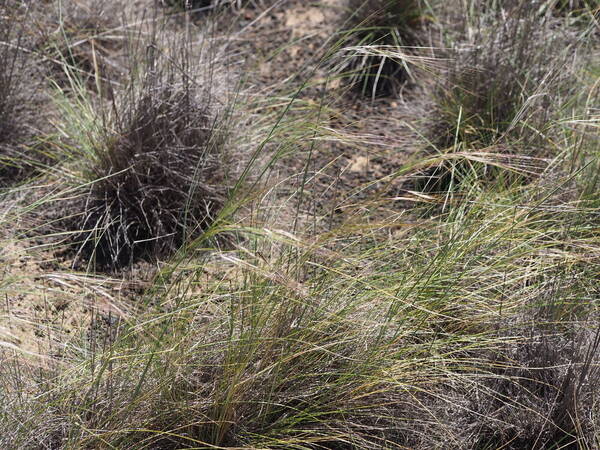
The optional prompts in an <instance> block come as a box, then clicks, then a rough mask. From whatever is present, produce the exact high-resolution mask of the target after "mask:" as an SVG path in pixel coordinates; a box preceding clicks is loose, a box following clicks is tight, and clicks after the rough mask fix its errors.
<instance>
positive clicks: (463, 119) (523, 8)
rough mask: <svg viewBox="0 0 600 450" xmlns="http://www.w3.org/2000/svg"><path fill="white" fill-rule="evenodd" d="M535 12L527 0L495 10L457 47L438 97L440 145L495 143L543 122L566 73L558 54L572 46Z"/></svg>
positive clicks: (525, 132) (518, 137) (539, 126)
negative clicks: (560, 81) (560, 80)
mask: <svg viewBox="0 0 600 450" xmlns="http://www.w3.org/2000/svg"><path fill="white" fill-rule="evenodd" d="M536 12H537V9H536V7H535V5H534V4H533V3H531V2H524V1H520V2H519V4H518V5H516V6H513V7H511V8H508V9H504V8H498V9H497V10H496V11H495V12H492V13H490V15H488V16H485V15H484V16H483V17H481V18H479V21H478V23H477V24H476V26H475V28H474V29H469V30H465V31H466V33H467V35H466V36H465V37H466V38H467V40H466V41H464V40H461V41H459V42H456V43H455V44H454V51H453V53H452V56H453V57H454V64H453V65H452V66H451V67H450V70H449V72H448V74H447V77H446V79H445V80H444V82H443V83H441V84H440V86H439V89H438V92H437V104H438V109H437V112H436V117H438V118H439V119H438V120H437V125H436V126H435V127H434V130H435V131H434V135H436V136H439V139H438V141H439V142H440V143H441V145H442V146H443V147H447V146H450V145H453V144H454V142H456V141H458V142H463V143H473V144H474V145H478V146H487V145H492V144H494V143H496V142H498V140H499V139H500V138H502V137H504V136H506V135H507V133H510V136H511V138H514V139H520V138H523V137H525V136H526V135H528V134H529V135H532V134H535V131H533V132H531V131H532V130H531V129H532V128H534V129H537V130H539V129H540V128H541V127H543V126H544V125H545V124H546V122H547V120H548V118H549V117H548V114H549V112H548V109H549V107H550V105H551V104H552V103H551V102H552V97H555V96H558V95H560V92H557V90H558V89H560V88H561V85H560V83H559V82H558V78H560V76H561V75H563V76H564V75H565V74H566V73H567V72H568V70H569V68H568V67H567V66H566V64H565V63H566V60H565V58H564V57H562V58H561V53H559V54H558V55H557V54H556V49H557V48H559V49H561V52H562V53H563V54H564V51H565V44H569V43H568V42H565V41H564V39H563V38H562V36H561V33H560V31H556V32H553V31H552V30H551V28H550V23H549V19H547V18H546V17H544V16H540V15H537V14H536ZM467 36H468V37H467ZM567 48H568V47H567Z"/></svg>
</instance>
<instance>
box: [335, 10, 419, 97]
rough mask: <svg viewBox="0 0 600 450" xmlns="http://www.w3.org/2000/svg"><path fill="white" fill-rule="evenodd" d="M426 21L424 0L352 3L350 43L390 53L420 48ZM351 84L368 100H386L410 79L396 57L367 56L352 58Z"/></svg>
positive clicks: (347, 22) (349, 22) (349, 21)
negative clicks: (402, 48)
mask: <svg viewBox="0 0 600 450" xmlns="http://www.w3.org/2000/svg"><path fill="white" fill-rule="evenodd" d="M424 21H425V6H424V3H423V2H422V0H351V1H350V4H349V5H348V16H347V19H346V22H345V26H347V27H350V41H351V43H352V45H354V46H359V47H366V48H368V47H377V48H384V49H387V50H388V51H389V50H390V49H391V50H394V49H398V47H406V49H404V51H405V52H409V53H410V47H415V46H419V45H421V38H420V36H419V30H420V28H421V27H422V25H423V22H424ZM349 69H350V71H351V77H350V82H351V83H352V84H353V85H354V86H355V87H356V89H357V90H358V91H359V92H361V93H362V94H363V95H366V96H385V95H391V94H393V93H394V92H397V91H398V88H399V86H400V85H401V84H402V83H403V82H405V81H407V80H408V79H409V73H408V71H407V68H406V65H405V64H403V62H402V61H401V60H399V59H398V58H395V57H393V56H386V55H385V52H384V54H379V55H378V54H373V53H369V52H367V53H365V54H364V55H362V56H361V55H356V56H354V57H353V58H352V64H351V65H350V67H349Z"/></svg>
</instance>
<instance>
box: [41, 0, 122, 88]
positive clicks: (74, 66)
mask: <svg viewBox="0 0 600 450" xmlns="http://www.w3.org/2000/svg"><path fill="white" fill-rule="evenodd" d="M48 9H50V11H47V10H48ZM124 14H125V12H124V11H123V3H120V2H118V1H109V0H100V1H88V0H62V1H60V2H58V3H55V4H53V5H49V6H48V7H47V8H42V9H39V10H38V11H37V15H36V16H37V22H38V30H39V31H38V36H37V42H36V44H35V45H36V47H37V49H38V51H39V52H40V53H41V54H43V55H44V56H45V57H46V61H47V62H48V64H49V65H50V76H51V77H52V79H53V80H54V81H55V82H56V83H58V84H59V85H60V86H61V87H62V88H65V89H66V88H68V87H69V81H68V76H67V75H65V71H75V72H77V74H78V76H79V77H81V78H82V79H83V80H85V82H86V83H87V84H88V86H89V87H92V88H95V87H96V85H97V84H98V81H99V80H103V84H105V82H106V81H111V80H112V79H113V78H115V77H117V76H118V75H119V74H120V72H121V71H122V69H121V68H120V65H119V64H118V62H117V61H116V56H117V55H118V52H119V50H120V49H122V47H123V46H124V44H125V42H126V39H125V37H126V36H125V31H124V30H123V28H122V26H121V18H122V17H123V16H124Z"/></svg>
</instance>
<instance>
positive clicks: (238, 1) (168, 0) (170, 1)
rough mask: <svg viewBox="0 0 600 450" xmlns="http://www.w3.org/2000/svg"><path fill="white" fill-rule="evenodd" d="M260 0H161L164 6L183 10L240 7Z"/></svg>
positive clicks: (254, 3)
mask: <svg viewBox="0 0 600 450" xmlns="http://www.w3.org/2000/svg"><path fill="white" fill-rule="evenodd" d="M256 1H258V3H261V0H254V1H253V0H161V4H162V5H164V6H173V7H176V8H180V9H183V10H201V11H207V12H208V11H214V10H217V9H219V8H222V7H225V6H231V7H234V8H241V7H242V6H245V5H247V4H249V5H253V6H256Z"/></svg>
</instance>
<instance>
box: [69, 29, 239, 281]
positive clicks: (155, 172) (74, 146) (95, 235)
mask: <svg viewBox="0 0 600 450" xmlns="http://www.w3.org/2000/svg"><path fill="white" fill-rule="evenodd" d="M152 33H153V35H152V36H153V37H152V38H151V41H150V42H148V43H147V44H146V46H145V47H144V48H142V47H137V50H138V51H139V52H146V55H145V56H144V57H143V58H142V59H139V58H138V57H137V56H132V57H131V60H130V68H129V76H128V79H127V80H126V82H125V84H124V85H123V87H121V88H118V89H117V90H112V88H110V89H111V91H110V92H109V93H107V94H105V95H108V96H109V97H110V98H111V100H110V103H109V104H108V103H101V102H102V100H101V99H96V100H95V99H94V97H93V96H90V94H88V93H86V90H85V86H84V84H83V83H82V82H81V81H80V79H79V78H78V77H77V74H76V72H73V71H68V72H67V73H68V75H69V79H70V80H71V81H70V82H71V86H72V90H73V91H74V92H76V95H75V97H74V98H73V99H64V98H63V99H60V100H59V103H60V104H61V105H62V106H61V108H62V110H63V113H64V114H65V115H68V116H69V117H71V119H72V120H71V121H70V122H69V123H68V126H67V127H65V128H63V130H62V131H63V134H64V136H65V137H67V138H68V139H69V140H70V141H71V143H70V144H69V145H70V147H69V148H70V150H69V151H70V152H73V153H74V156H73V158H75V159H77V160H78V161H77V163H76V165H77V166H78V168H77V169H76V171H77V172H76V173H78V175H77V176H76V177H75V182H77V183H83V184H84V185H86V186H87V187H86V188H85V190H86V193H85V194H82V196H81V197H80V198H79V199H78V200H77V202H79V203H78V204H79V205H81V206H80V207H82V208H83V213H82V214H81V215H78V216H77V217H78V219H77V220H76V223H75V224H74V225H76V229H78V230H80V231H81V232H82V236H83V237H81V235H80V236H79V238H78V239H77V241H78V242H79V245H80V251H79V253H80V254H81V255H82V256H85V259H86V260H93V261H94V263H95V264H97V265H98V267H99V268H101V267H104V268H113V269H115V268H119V267H123V266H126V265H128V264H131V263H132V262H134V261H136V260H138V259H140V258H152V257H156V256H159V255H168V254H170V253H172V252H174V251H175V250H176V249H177V248H178V247H179V246H180V245H181V244H182V243H183V242H184V240H185V239H186V236H188V237H189V236H191V237H193V236H194V235H197V234H198V233H199V232H200V231H201V230H202V228H204V227H205V226H206V224H207V223H210V221H211V220H212V219H213V218H214V217H215V215H216V212H217V211H218V209H219V207H220V205H221V204H222V203H223V201H224V199H225V196H226V193H227V185H226V175H227V164H228V160H229V156H228V154H227V151H226V149H225V145H226V141H227V139H228V131H227V127H228V123H227V120H228V114H229V113H228V107H229V106H228V104H227V102H228V95H229V94H228V93H227V92H225V91H223V90H221V91H219V89H221V86H222V84H223V81H222V80H216V78H213V77H217V76H222V77H225V76H226V75H225V74H219V75H217V74H216V73H214V72H213V65H214V64H215V63H214V60H212V59H210V58H212V57H214V56H210V57H209V56H208V55H202V56H201V59H200V65H199V64H198V60H192V58H195V56H194V55H198V53H194V54H192V52H195V51H196V50H197V49H192V48H191V45H190V43H189V42H188V41H187V40H186V39H180V40H177V39H173V40H169V41H159V40H158V31H157V30H154V31H153V32H152ZM165 44H167V45H168V46H169V47H170V48H168V47H165V46H164V45H165ZM136 45H137V44H136ZM140 45H141V44H140ZM171 49H172V50H171ZM139 52H136V54H137V55H139ZM207 52H208V50H207ZM192 74H193V75H192ZM98 89H101V87H98Z"/></svg>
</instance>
